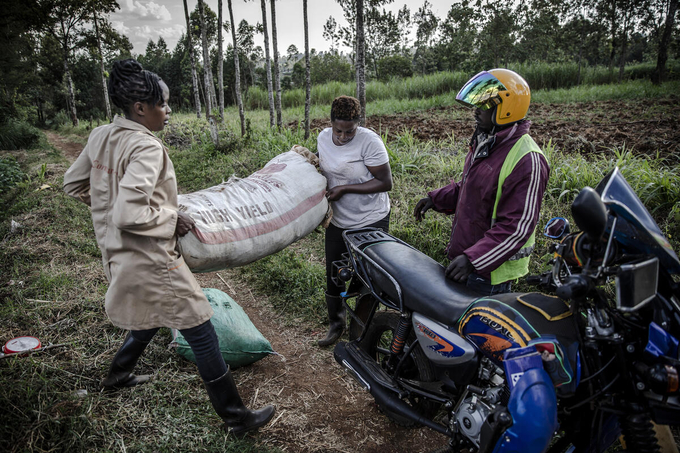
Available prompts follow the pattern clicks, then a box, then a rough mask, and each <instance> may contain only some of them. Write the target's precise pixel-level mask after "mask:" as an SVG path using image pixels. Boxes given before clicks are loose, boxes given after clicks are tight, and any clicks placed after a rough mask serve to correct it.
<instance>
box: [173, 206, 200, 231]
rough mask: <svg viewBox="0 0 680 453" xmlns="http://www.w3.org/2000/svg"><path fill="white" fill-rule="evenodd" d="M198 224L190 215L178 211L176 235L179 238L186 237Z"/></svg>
mask: <svg viewBox="0 0 680 453" xmlns="http://www.w3.org/2000/svg"><path fill="white" fill-rule="evenodd" d="M195 226H196V222H194V219H192V218H191V216H190V215H189V214H186V213H184V212H179V211H177V225H176V226H175V234H176V235H177V236H179V237H182V236H184V235H185V234H187V233H188V232H189V231H191V230H193V229H194V227H195Z"/></svg>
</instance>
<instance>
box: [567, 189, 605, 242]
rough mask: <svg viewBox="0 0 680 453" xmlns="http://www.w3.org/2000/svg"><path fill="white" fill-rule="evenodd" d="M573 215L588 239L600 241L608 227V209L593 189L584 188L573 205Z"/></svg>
mask: <svg viewBox="0 0 680 453" xmlns="http://www.w3.org/2000/svg"><path fill="white" fill-rule="evenodd" d="M571 215H572V216H573V217H574V221H575V222H576V225H578V227H579V228H580V229H581V231H584V232H585V233H586V235H587V236H588V238H589V239H590V240H591V241H593V242H596V241H599V240H600V238H602V235H603V234H604V230H605V228H606V227H607V208H606V207H605V205H604V203H603V202H602V199H601V198H600V195H599V194H598V193H597V192H596V191H595V190H594V189H593V188H592V187H584V188H583V189H581V192H580V193H579V194H578V196H577V197H576V199H575V200H574V202H573V203H572V204H571Z"/></svg>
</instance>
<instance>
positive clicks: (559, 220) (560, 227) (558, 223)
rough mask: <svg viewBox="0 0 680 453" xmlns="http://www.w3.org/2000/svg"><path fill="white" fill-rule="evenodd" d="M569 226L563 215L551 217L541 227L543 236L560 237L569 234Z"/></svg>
mask: <svg viewBox="0 0 680 453" xmlns="http://www.w3.org/2000/svg"><path fill="white" fill-rule="evenodd" d="M570 231H571V227H570V225H569V221H568V220H567V219H565V218H564V217H553V218H552V219H550V220H548V223H546V224H545V228H544V229H543V236H545V237H548V238H550V239H562V238H563V237H564V236H565V235H567V234H569V232H570Z"/></svg>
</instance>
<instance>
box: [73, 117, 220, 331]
mask: <svg viewBox="0 0 680 453" xmlns="http://www.w3.org/2000/svg"><path fill="white" fill-rule="evenodd" d="M64 191H65V192H66V193H67V194H68V195H70V196H72V197H75V198H77V199H79V200H81V201H83V202H84V203H86V204H88V205H89V206H90V207H91V208H92V222H93V223H94V229H95V234H96V236H97V242H98V243H99V248H100V249H101V252H102V262H103V264H104V272H105V273H106V277H107V278H108V280H109V289H108V291H107V292H106V303H105V306H106V314H107V315H108V317H109V319H110V320H111V322H112V323H113V324H114V325H116V326H118V327H122V328H124V329H128V330H144V329H151V328H154V327H171V328H175V329H187V328H190V327H194V326H197V325H199V324H202V323H203V322H205V321H206V320H208V319H210V317H211V316H212V314H213V311H212V309H211V308H210V304H209V303H208V301H207V299H206V298H205V295H204V294H203V292H202V291H201V289H200V287H199V285H198V282H197V281H196V279H195V278H194V276H193V274H192V273H191V271H190V270H189V268H188V267H187V265H186V264H185V263H184V258H182V257H181V256H180V254H179V253H178V252H177V250H176V244H177V238H176V236H175V226H176V223H177V210H178V206H177V180H176V178H175V169H174V167H173V165H172V161H171V160H170V157H169V156H168V153H167V150H166V149H165V147H164V146H163V144H162V143H161V141H160V140H159V139H158V138H157V137H156V136H154V135H153V134H152V133H151V132H150V131H149V130H148V129H147V128H146V127H144V126H142V125H141V124H139V123H136V122H134V121H131V120H127V119H125V118H123V117H120V116H116V117H115V118H114V120H113V123H111V124H108V125H105V126H100V127H98V128H96V129H95V130H93V131H92V133H91V134H90V138H89V139H88V142H87V145H86V146H85V149H83V152H82V153H81V154H80V156H79V157H78V159H77V160H76V161H75V162H74V163H73V165H72V166H71V168H69V169H68V171H67V172H66V174H65V175H64Z"/></svg>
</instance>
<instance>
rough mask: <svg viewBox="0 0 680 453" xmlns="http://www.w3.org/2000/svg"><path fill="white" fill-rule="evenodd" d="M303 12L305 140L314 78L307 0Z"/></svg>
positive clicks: (307, 136)
mask: <svg viewBox="0 0 680 453" xmlns="http://www.w3.org/2000/svg"><path fill="white" fill-rule="evenodd" d="M302 10H303V11H302V13H303V16H304V23H305V140H307V139H308V138H309V105H310V104H311V101H312V78H311V71H310V62H309V21H308V20H307V0H302Z"/></svg>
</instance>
